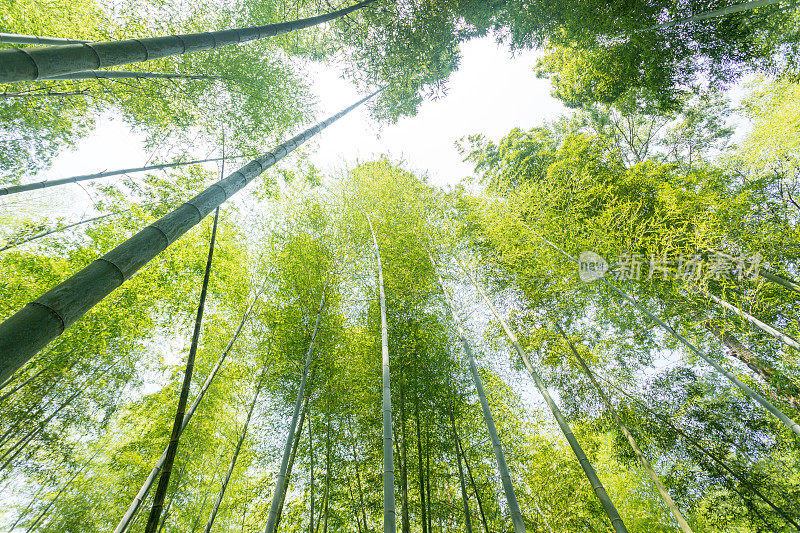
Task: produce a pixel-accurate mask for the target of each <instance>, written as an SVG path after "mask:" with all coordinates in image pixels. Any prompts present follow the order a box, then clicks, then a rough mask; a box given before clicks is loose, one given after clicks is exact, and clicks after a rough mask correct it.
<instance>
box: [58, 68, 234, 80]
mask: <svg viewBox="0 0 800 533" xmlns="http://www.w3.org/2000/svg"><path fill="white" fill-rule="evenodd" d="M221 78H222V76H213V75H209V74H177V73H172V72H132V71H128V70H85V71H81V72H72V73H71V74H61V75H59V76H53V77H51V78H46V79H48V80H107V79H135V80H144V79H159V80H218V79H221ZM43 79H45V78H43Z"/></svg>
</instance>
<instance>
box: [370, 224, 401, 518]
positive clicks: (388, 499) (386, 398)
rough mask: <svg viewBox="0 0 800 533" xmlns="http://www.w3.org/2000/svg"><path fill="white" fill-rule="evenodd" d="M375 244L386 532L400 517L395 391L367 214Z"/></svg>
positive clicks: (380, 283)
mask: <svg viewBox="0 0 800 533" xmlns="http://www.w3.org/2000/svg"><path fill="white" fill-rule="evenodd" d="M364 216H366V217H367V223H368V224H369V231H370V233H371V234H372V244H373V245H374V247H375V261H376V263H377V269H378V299H379V302H380V307H381V355H382V372H383V398H382V409H383V533H395V531H397V517H396V511H395V498H394V455H393V453H392V392H391V379H390V373H389V370H390V369H389V328H388V326H387V322H386V295H385V294H384V293H383V267H382V266H381V252H380V248H379V247H378V239H377V238H376V237H375V230H374V229H373V227H372V221H371V220H370V218H369V215H367V214H366V213H365V214H364Z"/></svg>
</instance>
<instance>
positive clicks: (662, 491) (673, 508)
mask: <svg viewBox="0 0 800 533" xmlns="http://www.w3.org/2000/svg"><path fill="white" fill-rule="evenodd" d="M554 324H555V327H556V329H557V330H558V332H559V333H561V336H562V337H564V339H565V340H566V341H567V344H569V348H570V350H571V351H572V355H574V356H575V359H576V360H577V361H578V364H580V366H581V369H582V370H583V373H584V374H586V377H587V378H589V381H591V382H592V385H593V386H594V388H595V390H597V394H598V395H599V396H600V398H601V399H602V400H603V403H604V404H605V406H606V409H608V412H609V413H611V416H612V418H613V419H614V422H616V424H617V427H619V429H620V431H622V434H623V435H625V438H626V439H627V440H628V444H630V445H631V448H632V449H633V453H635V454H636V458H637V459H639V462H640V463H641V465H642V467H643V468H644V470H645V472H647V476H648V477H649V478H650V481H652V482H653V485H655V487H656V490H657V491H658V494H659V495H660V496H661V499H662V500H663V501H664V504H665V505H666V506H667V508H668V509H669V510H670V512H671V513H672V514H673V516H675V520H677V521H678V525H679V526H680V528H681V531H683V532H684V533H692V528H691V527H689V523H688V522H687V521H686V518H684V516H683V513H681V511H680V509H678V506H677V505H675V502H674V501H673V499H672V497H671V496H670V495H669V492H667V488H666V487H665V486H664V483H662V482H661V478H659V477H658V474H656V471H655V470H653V467H652V466H651V465H650V461H648V460H647V458H646V457H645V456H644V453H642V450H641V448H639V445H638V444H637V443H636V439H634V438H633V435H631V432H630V431H629V430H628V427H627V426H626V425H625V424H624V423H623V422H622V419H621V418H620V417H619V414H618V413H617V410H616V409H615V408H614V405H613V404H612V403H611V400H610V399H609V397H608V395H607V394H606V393H605V391H604V390H603V388H602V387H601V386H600V384H599V383H598V382H597V380H596V379H595V378H594V374H593V373H592V371H591V370H590V369H589V366H588V365H587V364H586V361H584V359H583V357H581V356H580V354H579V353H578V350H576V349H575V345H574V344H572V341H571V340H570V339H569V337H567V334H566V333H565V332H564V330H563V329H562V328H561V326H560V325H559V324H558V323H557V322H554Z"/></svg>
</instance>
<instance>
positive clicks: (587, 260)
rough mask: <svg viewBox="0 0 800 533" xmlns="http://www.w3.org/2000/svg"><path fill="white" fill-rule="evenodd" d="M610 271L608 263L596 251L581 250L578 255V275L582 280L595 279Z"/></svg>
mask: <svg viewBox="0 0 800 533" xmlns="http://www.w3.org/2000/svg"><path fill="white" fill-rule="evenodd" d="M607 271H608V263H607V262H606V260H605V259H603V258H602V257H600V256H599V255H597V254H596V253H594V252H581V255H580V256H578V276H579V277H580V278H581V281H586V282H589V281H594V280H596V279H599V278H602V277H603V275H604V274H605V273H606V272H607Z"/></svg>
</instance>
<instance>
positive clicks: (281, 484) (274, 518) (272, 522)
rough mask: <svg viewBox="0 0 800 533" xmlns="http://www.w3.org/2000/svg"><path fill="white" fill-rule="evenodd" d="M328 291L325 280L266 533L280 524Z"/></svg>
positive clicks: (276, 481)
mask: <svg viewBox="0 0 800 533" xmlns="http://www.w3.org/2000/svg"><path fill="white" fill-rule="evenodd" d="M327 289H328V281H327V279H326V280H325V285H324V286H323V287H322V297H321V298H320V300H319V309H317V321H316V323H315V324H314V331H313V333H312V334H311V341H310V342H309V344H308V350H307V351H306V360H305V365H304V366H303V375H302V376H301V378H300V387H299V388H298V389H297V400H296V401H295V404H294V412H293V413H292V420H291V422H290V423H289V433H288V434H287V435H286V445H285V446H284V448H283V458H282V459H281V469H280V471H279V472H278V479H276V480H275V491H274V492H273V493H272V504H271V505H270V509H269V516H268V517H267V526H266V527H265V528H264V532H265V533H274V532H275V527H276V525H277V523H278V508H279V507H280V505H281V499H282V498H283V493H284V491H285V490H286V471H287V469H288V468H289V459H290V456H291V453H292V444H293V443H294V435H295V431H296V430H297V421H298V419H299V417H300V409H301V408H302V406H303V397H304V395H305V389H306V380H307V379H308V369H309V368H310V366H311V357H312V355H313V354H314V346H315V344H316V340H317V333H318V332H319V325H320V322H322V312H323V310H324V309H325V295H326V292H327Z"/></svg>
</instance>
